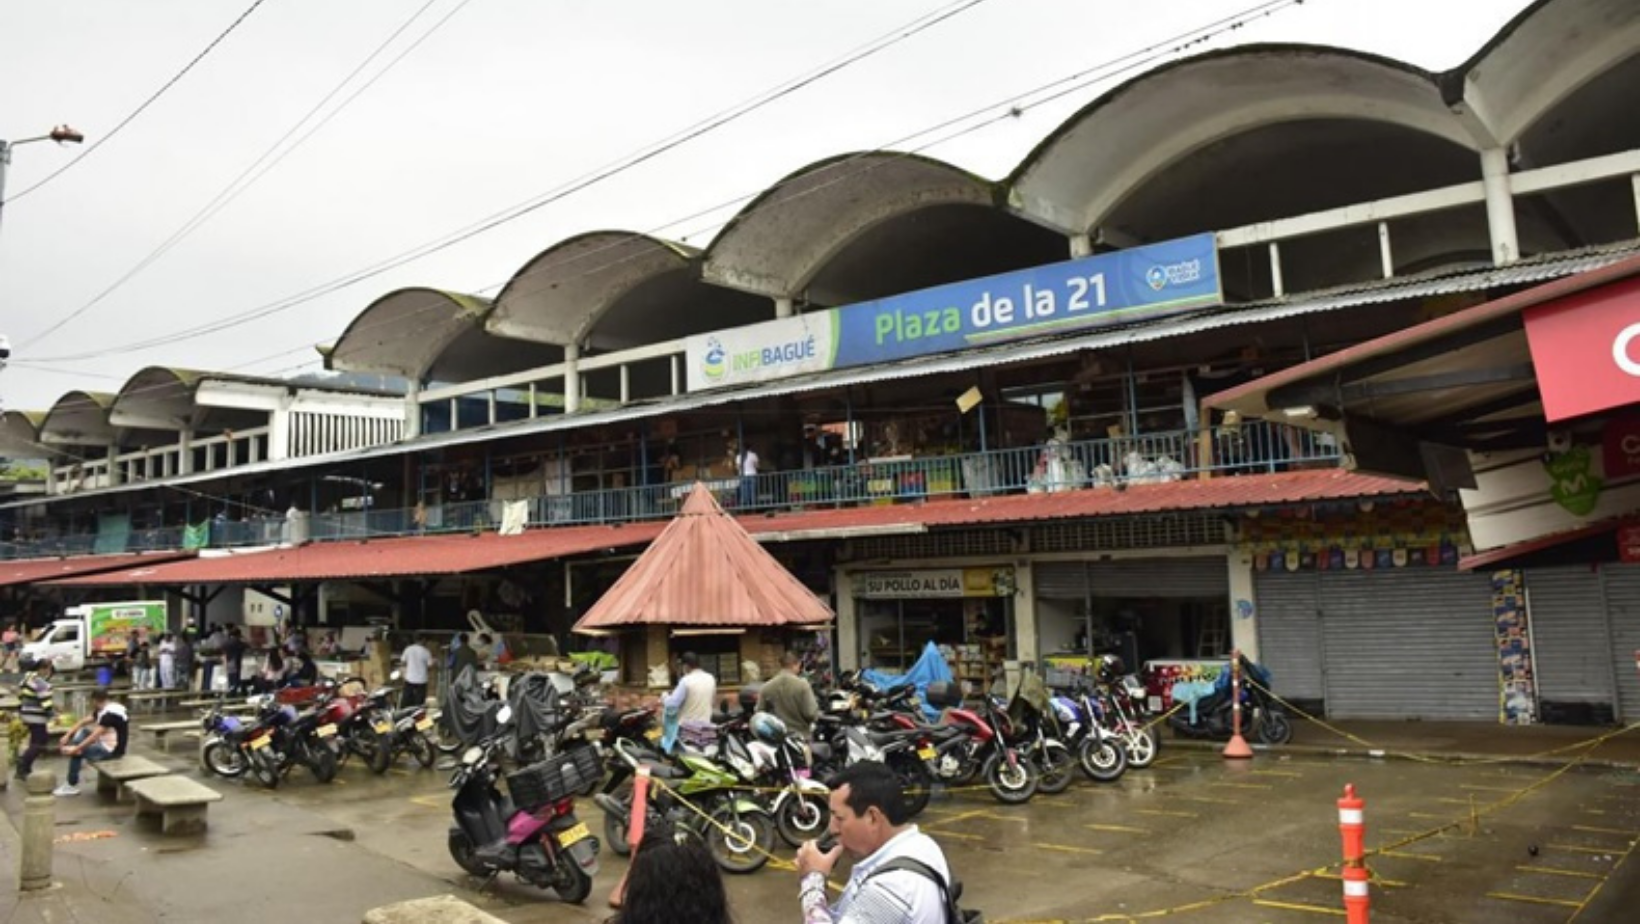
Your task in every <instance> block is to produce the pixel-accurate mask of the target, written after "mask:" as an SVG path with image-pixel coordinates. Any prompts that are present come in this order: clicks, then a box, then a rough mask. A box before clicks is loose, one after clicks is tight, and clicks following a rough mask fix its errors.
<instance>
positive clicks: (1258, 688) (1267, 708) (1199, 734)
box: [1167, 657, 1293, 744]
mask: <svg viewBox="0 0 1640 924" xmlns="http://www.w3.org/2000/svg"><path fill="white" fill-rule="evenodd" d="M1241 675H1242V678H1243V682H1242V684H1241V720H1242V721H1241V733H1242V735H1243V736H1244V737H1246V738H1249V739H1253V740H1257V741H1260V742H1262V743H1264V744H1286V743H1287V742H1288V741H1291V740H1292V738H1293V724H1292V721H1291V720H1290V719H1288V718H1287V710H1285V709H1283V708H1282V706H1281V704H1280V703H1277V702H1276V701H1275V699H1274V698H1273V697H1272V696H1271V695H1270V693H1269V689H1270V673H1269V671H1266V670H1265V669H1264V668H1262V667H1259V666H1258V665H1257V664H1254V663H1253V662H1251V661H1249V660H1247V658H1245V657H1242V659H1241ZM1230 680H1231V678H1230V671H1229V670H1225V671H1222V672H1221V673H1220V674H1219V678H1218V680H1216V681H1214V684H1213V692H1211V693H1209V694H1208V695H1206V696H1204V697H1202V698H1201V699H1198V700H1196V702H1195V709H1194V710H1192V709H1191V708H1190V707H1189V706H1186V707H1185V708H1183V709H1179V710H1177V711H1176V712H1174V713H1173V714H1172V715H1170V716H1168V717H1167V724H1168V727H1169V728H1172V729H1173V733H1174V734H1175V735H1179V736H1180V737H1184V738H1208V739H1212V740H1217V741H1228V740H1230V735H1231V732H1232V726H1233V723H1234V709H1233V706H1234V704H1233V702H1232V701H1231V682H1230ZM1248 680H1251V681H1252V682H1251V683H1249V682H1247V681H1248ZM1192 711H1194V713H1195V714H1194V715H1192V714H1191V713H1192Z"/></svg>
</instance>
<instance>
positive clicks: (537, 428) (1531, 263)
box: [0, 241, 1640, 509]
mask: <svg viewBox="0 0 1640 924" xmlns="http://www.w3.org/2000/svg"><path fill="white" fill-rule="evenodd" d="M1635 253H1640V242H1635V241H1631V242H1628V243H1625V244H1620V245H1612V246H1609V247H1595V248H1586V249H1583V250H1578V251H1572V252H1570V253H1558V254H1554V255H1552V256H1545V257H1540V258H1535V259H1531V260H1522V261H1520V262H1518V263H1513V264H1510V265H1508V266H1503V267H1487V268H1484V269H1479V270H1469V271H1464V272H1459V273H1455V274H1447V275H1440V276H1416V277H1404V278H1400V277H1398V278H1395V279H1386V280H1380V281H1375V282H1369V283H1363V284H1361V285H1357V286H1351V287H1348V288H1340V289H1333V290H1330V291H1326V292H1320V293H1306V294H1304V295H1302V296H1294V297H1289V298H1282V299H1271V300H1267V301H1263V302H1255V303H1252V304H1249V305H1237V306H1234V307H1228V308H1213V309H1208V310H1205V311H1201V312H1195V313H1191V314H1186V315H1180V316H1176V317H1172V318H1167V319H1165V320H1161V321H1155V322H1151V323H1149V324H1137V325H1133V326H1129V327H1122V328H1116V329H1110V328H1104V329H1101V330H1100V331H1099V332H1097V333H1091V334H1083V335H1080V336H1071V337H1058V338H1053V339H1045V340H1027V341H1023V342H1020V343H1012V344H1003V345H999V346H995V347H990V348H986V349H977V350H967V351H964V352H961V353H954V354H942V355H940V356H928V357H922V358H919V359H910V360H902V361H900V362H896V363H882V364H878V365H873V366H865V367H860V368H851V369H836V370H832V371H830V372H821V373H815V374H813V375H809V376H801V377H796V378H792V379H787V380H785V381H781V382H774V383H764V384H758V385H749V386H746V387H744V388H726V389H721V390H716V391H709V392H698V393H695V394H688V395H681V396H677V397H672V398H662V399H656V400H654V401H650V402H644V403H634V404H628V405H626V406H624V407H619V408H614V409H611V410H605V411H592V412H588V413H582V414H575V415H570V416H555V417H539V418H536V419H534V420H522V421H512V422H508V423H503V424H496V425H494V426H488V427H479V428H477V429H472V430H458V431H455V432H453V433H438V434H433V435H430V436H421V437H417V438H415V439H414V440H411V441H407V442H399V443H389V444H385V445H382V446H373V447H370V448H368V449H355V450H348V451H345V452H337V453H330V454H327V455H319V456H303V457H301V458H299V459H281V460H278V461H268V462H259V463H255V464H252V465H242V466H238V467H236V468H234V469H233V474H234V475H236V476H239V475H254V474H259V473H262V472H273V471H285V470H289V469H292V468H301V467H306V466H317V465H328V464H334V463H338V462H353V461H359V460H365V459H376V458H382V457H386V456H395V455H400V454H403V453H405V452H420V451H430V450H435V449H442V448H445V447H452V446H464V445H468V444H471V443H478V442H484V441H486V440H497V439H507V438H511V437H516V436H527V435H530V434H536V433H550V432H553V431H557V430H568V429H575V428H579V427H591V426H598V425H601V424H612V423H623V422H627V421H633V420H639V419H646V418H652V417H660V416H663V415H666V414H676V413H682V412H686V411H690V410H695V409H698V408H704V407H714V406H717V405H722V404H728V403H731V402H734V401H744V400H747V399H753V398H769V397H779V396H782V395H791V394H800V393H803V392H810V391H821V390H824V389H827V388H839V387H842V386H845V385H860V384H868V383H871V382H879V381H891V380H894V379H903V378H911V377H914V376H920V375H938V374H941V373H946V372H959V371H962V370H965V369H973V368H977V367H983V366H994V365H1001V364H1003V363H1010V362H1020V361H1026V360H1032V359H1041V358H1044V357H1050V356H1059V355H1063V354H1066V353H1074V352H1077V351H1078V350H1088V349H1105V348H1110V347H1116V346H1123V345H1125V344H1130V343H1143V342H1148V341H1153V340H1162V339H1166V338H1168V337H1178V336H1184V335H1187V334H1194V333H1200V332H1202V331H1209V330H1216V329H1219V328H1224V327H1232V326H1237V325H1242V324H1257V323H1260V322H1264V321H1275V320H1280V319H1282V318H1289V317H1296V316H1298V315H1303V314H1315V313H1321V312H1328V311H1337V310H1340V309H1344V308H1351V307H1355V306H1359V305H1370V304H1380V303H1384V302H1391V301H1398V300H1401V299H1410V298H1427V297H1430V296H1434V295H1443V294H1448V293H1452V292H1465V291H1476V290H1483V289H1488V288H1492V287H1495V286H1510V285H1520V284H1524V283H1528V282H1533V281H1537V280H1542V279H1554V278H1558V277H1561V276H1566V275H1569V274H1575V273H1581V272H1584V271H1586V270H1589V269H1595V268H1598V267H1601V266H1605V265H1607V264H1609V263H1613V262H1616V261H1617V260H1619V259H1622V258H1623V257H1625V256H1630V255H1633V254H1635ZM222 474H223V473H222V472H220V471H213V472H196V473H194V474H191V475H181V476H174V477H172V478H168V479H165V480H164V481H162V482H147V483H145V485H144V486H145V487H152V486H153V485H154V484H156V483H158V484H167V485H173V484H175V485H180V484H189V483H193V482H199V481H206V480H209V479H213V478H221V477H222ZM134 489H135V488H134V487H132V486H120V487H112V488H101V489H98V490H94V491H82V492H80V493H79V494H77V495H76V496H78V497H90V496H96V495H99V494H112V493H118V492H121V491H130V490H134ZM49 500H51V498H48V499H38V500H30V501H17V502H13V503H12V504H3V505H0V509H5V508H7V507H13V506H24V505H27V504H37V503H45V502H48V501H49Z"/></svg>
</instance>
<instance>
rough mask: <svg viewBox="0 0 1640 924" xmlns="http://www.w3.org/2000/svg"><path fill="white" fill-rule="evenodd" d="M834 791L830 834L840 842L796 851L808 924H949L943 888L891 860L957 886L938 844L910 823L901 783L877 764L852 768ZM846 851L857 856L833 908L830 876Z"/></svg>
mask: <svg viewBox="0 0 1640 924" xmlns="http://www.w3.org/2000/svg"><path fill="white" fill-rule="evenodd" d="M827 785H829V786H830V787H831V833H832V834H834V835H836V837H837V845H836V846H835V847H833V848H832V849H831V850H829V851H822V850H821V849H820V847H819V846H818V845H817V844H816V843H815V842H814V841H807V842H805V843H804V844H803V846H802V847H799V848H798V850H797V874H798V876H800V877H801V881H802V886H801V888H800V891H799V893H798V896H799V900H800V901H801V903H802V906H803V924H946V900H945V897H944V895H943V894H942V890H941V885H940V883H936V882H935V881H934V880H933V879H931V878H929V877H928V876H927V875H925V874H923V873H920V872H917V871H916V870H914V869H906V868H902V867H901V866H899V865H898V864H896V865H895V866H894V867H892V868H888V869H885V867H888V866H889V864H890V863H891V862H894V861H899V863H904V862H905V861H915V862H916V863H920V864H922V865H923V866H924V867H926V868H927V870H928V871H929V872H932V873H934V874H936V875H938V876H939V877H940V879H941V882H943V883H947V884H948V883H950V881H951V869H950V867H949V866H948V865H946V862H945V854H944V852H943V851H941V850H940V845H939V844H936V843H935V842H934V839H933V838H931V837H929V836H928V835H926V834H923V833H922V832H921V831H918V830H917V826H916V825H913V824H907V823H906V818H905V799H904V796H903V795H902V793H901V783H900V778H899V777H898V776H896V775H895V773H894V771H892V770H890V769H888V767H886V766H884V765H883V764H880V763H877V762H876V761H861V762H859V763H857V764H853V765H852V766H849V767H845V768H843V770H842V771H841V772H839V773H838V774H837V775H836V776H834V777H832V778H831V779H830V780H828V781H827ZM844 851H847V852H848V854H849V856H851V857H853V858H854V868H853V870H851V871H850V873H849V878H848V885H847V886H846V887H845V888H844V889H843V894H842V895H841V896H839V897H838V899H837V904H835V905H831V906H827V904H826V877H827V876H829V875H830V874H831V870H832V867H833V866H834V865H836V863H837V858H838V857H839V856H840V855H841V854H842V853H843V852H844Z"/></svg>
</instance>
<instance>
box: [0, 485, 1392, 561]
mask: <svg viewBox="0 0 1640 924" xmlns="http://www.w3.org/2000/svg"><path fill="white" fill-rule="evenodd" d="M1422 490H1423V486H1422V485H1420V484H1415V483H1412V482H1407V481H1399V480H1396V479H1391V478H1377V477H1370V476H1366V475H1357V474H1354V473H1352V472H1346V471H1343V470H1341V469H1327V470H1317V471H1299V472H1280V473H1276V474H1264V475H1239V476H1234V477H1230V476H1225V477H1219V478H1213V479H1208V480H1200V479H1191V480H1188V481H1174V482H1167V483H1163V484H1136V485H1130V486H1128V487H1127V488H1126V489H1125V490H1117V489H1115V488H1084V489H1081V490H1076V491H1064V492H1055V493H1052V494H1011V495H1004V496H1001V497H984V498H957V499H951V500H934V501H928V502H926V503H920V504H894V505H891V506H883V507H877V506H871V507H845V508H837V509H828V510H814V511H797V512H792V513H786V514H779V515H772V516H771V515H761V516H757V515H754V516H749V517H742V518H740V519H738V520H735V521H733V522H736V523H738V524H739V525H740V526H741V527H743V528H744V529H745V531H746V532H748V533H750V534H751V535H752V536H767V537H769V539H771V540H784V539H791V540H802V539H805V538H820V537H819V536H817V535H816V534H817V533H823V534H825V535H826V536H829V537H840V536H845V535H848V534H849V533H851V532H854V533H860V534H867V533H870V532H872V531H891V530H892V529H893V528H894V527H902V526H903V527H914V528H918V529H923V528H938V527H961V526H974V525H979V524H986V523H1029V522H1033V521H1038V520H1065V519H1090V518H1095V517H1111V516H1136V515H1141V514H1149V513H1165V512H1169V511H1182V510H1204V509H1241V508H1248V507H1265V506H1276V505H1281V504H1298V503H1309V502H1320V501H1330V500H1346V499H1350V498H1357V497H1376V496H1383V495H1394V494H1415V493H1419V492H1421V491H1422ZM725 519H727V517H725ZM673 522H674V523H675V522H677V521H673ZM669 528H670V524H667V523H661V522H649V523H628V524H625V525H622V526H557V527H548V528H545V529H532V530H528V531H526V532H524V533H523V534H521V535H517V536H500V535H497V534H495V533H484V534H478V535H462V536H423V537H410V538H398V539H372V540H369V541H363V542H320V543H314V544H311V545H305V546H301V547H298V548H285V549H273V550H267V551H257V552H242V553H234V554H229V555H223V556H211V557H203V558H197V559H193V560H190V561H182V562H175V563H171V564H153V562H155V561H157V559H155V558H152V557H148V556H143V557H142V559H141V560H142V561H143V562H144V564H143V565H142V566H140V567H127V568H125V569H123V570H118V571H105V572H103V573H99V574H94V575H89V576H86V577H68V578H66V579H57V580H48V579H47V576H41V577H36V578H33V580H38V581H44V582H46V583H49V584H54V585H64V586H123V585H181V584H283V583H291V582H301V581H327V580H348V579H368V578H384V579H385V578H394V577H411V576H415V575H423V574H463V573H466V572H471V571H483V570H486V569H490V568H503V567H506V566H508V565H517V564H522V563H524V562H531V561H542V560H547V559H554V558H568V557H571V556H575V555H583V554H586V553H588V552H595V551H599V550H602V549H616V548H621V547H624V546H633V545H642V544H644V543H647V542H650V541H651V540H653V539H655V538H656V537H657V536H659V535H661V534H662V531H663V529H669ZM49 561H50V562H53V563H55V562H57V560H56V559H51V560H49ZM17 564H18V565H22V564H23V563H21V562H19V563H17Z"/></svg>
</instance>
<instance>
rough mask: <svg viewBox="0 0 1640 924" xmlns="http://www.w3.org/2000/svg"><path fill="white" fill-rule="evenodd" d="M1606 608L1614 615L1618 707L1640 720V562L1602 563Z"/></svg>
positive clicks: (1629, 717) (1622, 713)
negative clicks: (1638, 664) (1639, 657)
mask: <svg viewBox="0 0 1640 924" xmlns="http://www.w3.org/2000/svg"><path fill="white" fill-rule="evenodd" d="M1600 574H1601V577H1602V580H1603V582H1604V584H1605V588H1604V589H1605V592H1606V611H1607V612H1608V613H1609V614H1610V615H1611V633H1612V634H1611V637H1612V650H1611V656H1612V659H1613V660H1612V668H1613V670H1615V671H1616V673H1617V707H1618V710H1619V713H1620V715H1619V716H1618V718H1620V719H1621V720H1622V721H1625V722H1633V721H1636V720H1640V670H1637V669H1636V668H1635V664H1634V658H1635V652H1636V651H1640V565H1619V564H1610V565H1601V566H1600Z"/></svg>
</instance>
